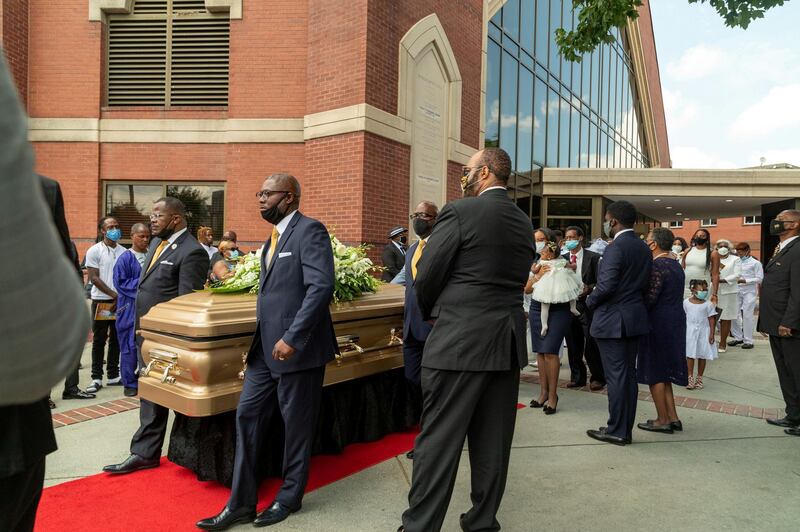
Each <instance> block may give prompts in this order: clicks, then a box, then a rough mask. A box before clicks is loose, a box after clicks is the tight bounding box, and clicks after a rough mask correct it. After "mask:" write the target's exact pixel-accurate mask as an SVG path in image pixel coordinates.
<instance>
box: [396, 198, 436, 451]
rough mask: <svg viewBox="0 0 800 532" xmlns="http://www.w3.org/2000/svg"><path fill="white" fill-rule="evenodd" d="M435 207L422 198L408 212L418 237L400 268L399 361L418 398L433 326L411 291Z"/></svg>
mask: <svg viewBox="0 0 800 532" xmlns="http://www.w3.org/2000/svg"><path fill="white" fill-rule="evenodd" d="M438 215H439V207H437V206H436V204H435V203H433V202H432V201H423V202H422V203H420V204H419V205H417V208H416V210H415V211H414V214H412V215H411V224H412V226H413V227H414V232H415V233H416V234H417V236H418V237H419V240H418V241H417V242H415V243H414V244H412V245H411V247H410V248H408V252H407V253H406V259H405V267H404V270H403V271H405V272H406V273H407V277H406V283H405V284H406V302H405V314H404V315H403V363H404V365H405V373H406V379H407V380H408V382H410V383H411V387H412V388H413V389H414V393H415V394H417V395H419V397H420V398H421V397H422V385H421V383H420V370H421V369H422V350H423V349H424V348H425V340H426V339H427V338H428V334H429V333H430V332H431V329H432V328H433V325H431V324H430V322H427V321H425V320H424V319H423V318H422V312H421V311H420V310H419V305H418V304H417V294H416V292H415V291H414V279H416V277H417V263H418V262H419V259H420V258H422V254H423V253H424V252H425V246H426V245H427V243H428V237H429V236H430V234H431V231H433V226H434V225H435V224H436V217H437V216H438ZM406 457H408V458H409V459H412V458H414V451H413V450H411V451H409V452H408V454H406Z"/></svg>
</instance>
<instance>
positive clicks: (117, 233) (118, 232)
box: [106, 229, 122, 242]
mask: <svg viewBox="0 0 800 532" xmlns="http://www.w3.org/2000/svg"><path fill="white" fill-rule="evenodd" d="M106 238H107V239H109V240H111V241H112V242H116V241H117V240H119V239H120V238H122V229H109V230H108V231H106Z"/></svg>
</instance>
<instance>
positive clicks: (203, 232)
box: [197, 225, 214, 238]
mask: <svg viewBox="0 0 800 532" xmlns="http://www.w3.org/2000/svg"><path fill="white" fill-rule="evenodd" d="M209 231H212V232H213V231H214V230H213V229H211V228H210V227H207V226H205V225H201V226H200V227H198V228H197V238H200V236H201V235H207V234H208V232H209Z"/></svg>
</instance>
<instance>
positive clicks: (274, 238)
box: [267, 226, 281, 266]
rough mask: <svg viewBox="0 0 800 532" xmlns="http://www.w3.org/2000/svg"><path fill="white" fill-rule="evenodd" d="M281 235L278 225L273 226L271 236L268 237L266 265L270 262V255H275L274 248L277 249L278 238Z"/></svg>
mask: <svg viewBox="0 0 800 532" xmlns="http://www.w3.org/2000/svg"><path fill="white" fill-rule="evenodd" d="M280 237H281V234H280V233H279V232H278V227H277V226H275V227H273V228H272V236H271V237H270V239H269V240H270V242H269V252H268V253H267V266H269V265H270V263H271V262H272V256H273V255H275V250H276V249H278V239H279V238H280Z"/></svg>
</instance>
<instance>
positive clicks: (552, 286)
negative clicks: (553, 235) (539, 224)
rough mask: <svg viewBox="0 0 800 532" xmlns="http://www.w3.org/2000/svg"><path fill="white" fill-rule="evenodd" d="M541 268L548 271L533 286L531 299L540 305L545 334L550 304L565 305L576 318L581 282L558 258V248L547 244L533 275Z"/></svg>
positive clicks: (543, 332)
mask: <svg viewBox="0 0 800 532" xmlns="http://www.w3.org/2000/svg"><path fill="white" fill-rule="evenodd" d="M543 266H548V267H549V270H548V271H547V272H546V273H545V274H544V275H543V276H542V278H541V279H539V281H538V282H537V283H536V284H535V285H533V294H532V295H533V299H535V300H536V301H538V302H539V303H541V304H542V312H541V319H542V332H541V335H542V336H545V335H546V334H547V320H548V318H549V316H550V303H567V302H569V310H570V312H572V314H573V315H575V316H578V315H580V312H578V309H577V307H576V302H577V299H578V296H580V295H581V292H583V281H581V277H580V275H578V274H577V273H576V272H574V271H572V270H571V269H569V268H567V261H566V259H563V258H561V257H559V256H558V246H556V245H555V244H554V243H552V242H548V243H547V244H546V245H545V247H544V249H543V250H542V253H541V255H540V259H539V264H537V265H536V268H535V269H534V273H538V272H539V270H540V269H541V268H542V267H543Z"/></svg>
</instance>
